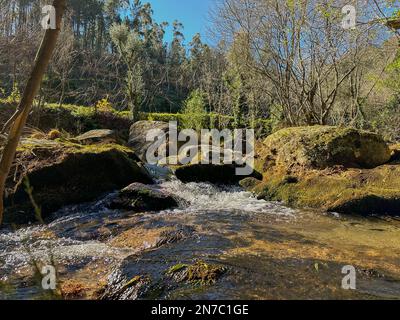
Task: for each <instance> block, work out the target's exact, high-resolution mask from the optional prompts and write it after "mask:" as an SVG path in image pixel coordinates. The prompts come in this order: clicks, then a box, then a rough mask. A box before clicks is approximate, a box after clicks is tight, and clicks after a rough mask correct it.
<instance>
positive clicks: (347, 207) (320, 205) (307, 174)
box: [252, 164, 400, 216]
mask: <svg viewBox="0 0 400 320" xmlns="http://www.w3.org/2000/svg"><path fill="white" fill-rule="evenodd" d="M296 178H297V179H296V180H297V181H296V183H294V181H293V182H291V181H288V180H287V175H286V169H284V168H275V170H272V169H270V170H268V171H267V172H266V173H265V179H264V181H263V182H262V183H261V184H258V185H256V186H255V187H253V188H252V191H254V192H255V193H256V194H257V195H258V196H259V197H260V198H263V199H266V200H271V201H282V202H284V203H285V204H287V205H290V206H293V207H302V208H304V207H308V208H316V209H322V210H325V211H330V212H338V213H343V214H359V215H364V216H366V215H392V216H399V215H400V165H395V164H390V165H389V164H388V165H383V166H379V167H377V168H374V169H344V168H330V169H326V170H308V171H303V172H299V173H298V176H297V177H296Z"/></svg>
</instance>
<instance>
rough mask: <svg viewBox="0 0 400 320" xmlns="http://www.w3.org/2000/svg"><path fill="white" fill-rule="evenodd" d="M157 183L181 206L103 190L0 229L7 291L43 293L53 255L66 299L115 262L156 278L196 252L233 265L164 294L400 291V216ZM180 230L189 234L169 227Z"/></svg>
mask: <svg viewBox="0 0 400 320" xmlns="http://www.w3.org/2000/svg"><path fill="white" fill-rule="evenodd" d="M160 188H161V189H164V190H166V191H168V192H170V193H172V194H173V195H175V196H177V197H179V198H180V199H181V200H180V203H181V206H180V208H178V209H175V210H169V211H163V212H151V213H143V214H133V213H129V212H119V211H113V210H108V209H106V208H105V206H104V203H105V202H106V201H107V199H108V197H106V198H104V199H101V200H100V201H98V202H95V203H91V204H86V205H80V206H73V207H68V208H64V209H63V210H60V211H59V212H57V213H56V214H55V220H54V221H53V222H52V223H50V224H49V225H46V226H31V227H28V228H23V229H19V230H17V231H11V230H9V231H6V230H3V231H1V232H0V279H1V282H0V298H2V299H7V298H22V299H34V298H43V290H42V289H41V287H40V281H39V282H38V280H37V278H35V274H36V276H37V272H36V273H35V268H34V267H32V265H37V266H42V265H46V264H54V265H55V266H56V268H57V271H58V280H59V281H58V283H59V287H60V288H61V290H62V291H63V292H64V293H65V292H66V293H68V294H66V295H65V296H67V297H68V298H96V297H98V292H101V289H102V288H103V287H104V286H105V285H107V284H108V283H109V275H110V274H111V273H112V272H113V271H115V270H123V272H124V273H125V274H126V276H127V277H128V278H129V277H134V276H138V275H141V274H140V273H146V272H148V270H152V272H153V274H152V276H153V277H155V278H157V277H158V276H159V275H162V274H164V273H165V270H166V269H167V268H168V267H169V266H172V265H174V264H178V263H191V262H193V261H195V260H199V259H200V260H203V261H206V262H209V263H218V264H223V265H224V266H227V267H228V268H229V272H228V273H227V275H226V276H224V277H223V278H222V279H221V280H220V281H218V282H217V283H216V284H215V285H213V286H207V287H205V288H196V289H193V288H175V289H174V290H169V291H167V292H162V293H160V298H165V299H169V298H178V299H187V298H190V299H198V298H205V299H208V298H209V299H214V298H219V299H243V298H245V299H298V298H305V299H329V298H331V299H332V298H333V299H350V298H362V299H374V298H400V282H399V281H398V280H400V258H399V257H400V232H399V231H400V230H399V229H400V221H399V220H396V219H389V218H388V219H382V218H371V219H365V218H348V217H340V216H335V215H324V214H321V213H318V212H312V211H300V210H293V209H290V208H287V207H285V206H282V205H281V204H279V203H272V202H266V201H262V200H257V199H255V198H254V197H253V196H252V195H251V194H250V193H247V192H243V191H242V190H241V189H239V188H228V187H216V186H213V185H210V184H204V183H203V184H197V183H190V184H183V183H180V182H178V181H176V180H175V181H169V182H162V183H161V184H160ZM177 230H178V233H179V234H183V236H180V237H176V236H175V238H171V237H170V238H168V236H166V235H168V234H170V233H171V232H172V233H173V232H176V231H177ZM181 230H189V231H188V232H186V231H185V232H183V233H182V232H181ZM166 239H167V240H166ZM171 239H173V240H171ZM138 257H139V258H140V259H138ZM348 264H351V265H354V266H355V267H356V268H357V270H358V280H359V281H358V290H356V291H351V292H349V291H345V290H342V289H341V279H342V277H343V275H342V274H341V269H342V267H343V266H344V265H348ZM144 298H146V297H144Z"/></svg>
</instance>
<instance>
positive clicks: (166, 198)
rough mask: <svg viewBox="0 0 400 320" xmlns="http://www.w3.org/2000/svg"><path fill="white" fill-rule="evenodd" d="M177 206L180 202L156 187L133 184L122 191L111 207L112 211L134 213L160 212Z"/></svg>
mask: <svg viewBox="0 0 400 320" xmlns="http://www.w3.org/2000/svg"><path fill="white" fill-rule="evenodd" d="M177 206H178V202H177V201H176V200H175V199H174V197H172V196H171V195H170V194H168V193H166V192H165V191H162V190H160V189H159V188H158V187H157V186H155V185H154V186H147V185H144V184H141V183H133V184H131V185H129V186H128V187H126V188H124V189H122V190H121V191H120V192H119V194H118V195H117V196H116V197H115V198H114V199H113V200H112V201H111V203H110V205H109V207H110V208H111V209H120V210H128V211H134V212H144V211H160V210H167V209H171V208H175V207H177Z"/></svg>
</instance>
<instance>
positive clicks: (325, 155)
mask: <svg viewBox="0 0 400 320" xmlns="http://www.w3.org/2000/svg"><path fill="white" fill-rule="evenodd" d="M258 155H259V161H260V162H261V166H262V170H263V171H265V170H266V169H268V168H269V167H274V166H283V167H286V168H301V167H303V168H315V169H324V168H328V167H332V166H335V165H342V166H345V167H359V168H374V167H377V166H379V165H382V164H385V163H387V162H388V161H389V160H390V158H391V151H390V149H389V147H388V145H387V144H386V143H385V141H384V140H383V138H382V137H381V136H379V135H377V134H374V133H370V132H366V131H360V130H356V129H352V128H339V127H330V126H313V127H296V128H287V129H283V130H280V131H278V132H276V133H274V134H272V135H271V136H269V137H267V138H266V140H265V141H264V143H263V145H262V146H261V148H260V150H259V154H258Z"/></svg>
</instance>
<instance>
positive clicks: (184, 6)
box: [142, 0, 214, 43]
mask: <svg viewBox="0 0 400 320" xmlns="http://www.w3.org/2000/svg"><path fill="white" fill-rule="evenodd" d="M146 2H150V3H151V6H152V8H153V11H154V18H155V20H156V21H157V22H162V21H167V22H169V23H170V24H172V22H173V21H174V20H179V21H180V22H182V23H183V25H184V27H185V29H184V32H183V33H184V35H185V38H186V40H185V42H186V43H189V42H190V40H191V39H192V37H193V36H194V35H195V34H196V33H198V32H199V33H200V34H201V36H202V38H203V41H205V42H206V40H207V25H208V24H209V21H208V12H209V8H210V7H211V6H212V4H213V2H214V0H142V3H146ZM171 33H172V32H171V30H168V33H167V35H166V40H167V41H169V40H170V39H171Z"/></svg>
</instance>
